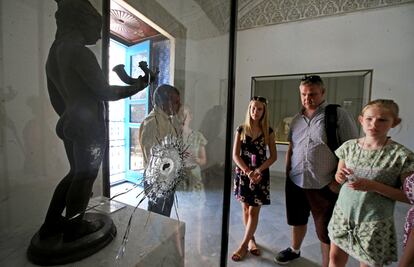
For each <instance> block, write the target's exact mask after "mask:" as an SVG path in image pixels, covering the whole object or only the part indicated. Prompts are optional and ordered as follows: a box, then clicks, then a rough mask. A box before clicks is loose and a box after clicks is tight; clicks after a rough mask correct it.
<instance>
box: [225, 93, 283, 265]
mask: <svg viewBox="0 0 414 267" xmlns="http://www.w3.org/2000/svg"><path fill="white" fill-rule="evenodd" d="M266 146H268V147H269V152H270V157H269V158H267V156H266ZM233 160H234V162H235V163H236V165H237V166H236V170H235V179H234V194H235V195H236V198H237V200H239V201H240V202H241V204H242V209H243V223H244V225H245V232H244V237H243V240H242V242H241V244H240V246H239V248H238V249H237V250H236V251H235V252H234V253H233V255H232V257H231V259H232V260H233V261H241V260H242V259H243V258H244V257H245V256H246V254H247V251H250V253H252V254H253V255H256V256H259V255H260V250H259V249H258V248H257V244H256V241H255V239H254V233H255V231H256V228H257V224H258V220H259V211H260V207H261V205H269V204H270V180H269V167H270V165H272V164H273V162H275V161H276V146H275V136H274V133H273V129H272V128H270V127H269V120H268V114H267V100H266V99H265V98H264V97H253V98H252V99H251V100H250V103H249V106H248V109H247V112H246V119H245V122H244V124H242V125H241V126H239V127H238V128H237V131H236V136H235V138H234V144H233Z"/></svg>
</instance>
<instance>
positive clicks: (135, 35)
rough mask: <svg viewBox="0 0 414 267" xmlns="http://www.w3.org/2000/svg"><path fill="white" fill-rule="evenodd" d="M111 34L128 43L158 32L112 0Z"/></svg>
mask: <svg viewBox="0 0 414 267" xmlns="http://www.w3.org/2000/svg"><path fill="white" fill-rule="evenodd" d="M110 25H111V26H110V29H111V34H113V35H115V36H116V37H118V38H120V39H122V40H123V41H124V42H126V43H127V44H128V45H131V44H135V43H138V42H140V41H141V40H145V39H147V38H150V37H153V36H156V35H159V34H160V33H159V32H158V31H156V30H155V29H154V28H152V27H150V26H149V25H148V24H146V23H145V22H143V21H142V20H140V19H139V18H138V17H136V16H134V15H133V14H131V13H130V12H128V11H127V10H125V9H124V8H123V7H121V6H119V5H118V4H117V3H115V2H114V1H112V2H111V23H110Z"/></svg>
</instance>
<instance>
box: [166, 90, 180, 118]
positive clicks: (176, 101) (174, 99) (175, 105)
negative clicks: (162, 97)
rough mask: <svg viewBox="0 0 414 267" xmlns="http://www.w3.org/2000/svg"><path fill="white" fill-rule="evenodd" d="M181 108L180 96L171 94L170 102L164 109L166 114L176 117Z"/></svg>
mask: <svg viewBox="0 0 414 267" xmlns="http://www.w3.org/2000/svg"><path fill="white" fill-rule="evenodd" d="M180 107H181V100H180V95H178V94H176V93H171V94H170V95H169V99H168V102H167V104H166V106H165V107H164V112H165V113H167V114H168V115H176V114H177V113H178V111H179V110H180Z"/></svg>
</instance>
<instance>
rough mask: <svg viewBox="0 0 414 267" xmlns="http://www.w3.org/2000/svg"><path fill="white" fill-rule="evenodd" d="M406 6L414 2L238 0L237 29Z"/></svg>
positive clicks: (399, 0) (400, 0) (404, 0)
mask: <svg viewBox="0 0 414 267" xmlns="http://www.w3.org/2000/svg"><path fill="white" fill-rule="evenodd" d="M249 2H250V3H249ZM253 3H254V4H253ZM405 3H414V0H255V1H246V0H239V18H238V29H239V30H244V29H250V28H255V27H262V26H266V25H273V24H279V23H286V22H292V21H298V20H305V19H313V18H317V17H325V16H333V15H342V14H345V13H350V12H356V11H361V10H367V9H373V8H383V7H389V6H393V5H398V4H405Z"/></svg>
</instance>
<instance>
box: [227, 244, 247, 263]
mask: <svg viewBox="0 0 414 267" xmlns="http://www.w3.org/2000/svg"><path fill="white" fill-rule="evenodd" d="M247 251H248V249H246V248H242V247H240V248H239V249H238V250H237V251H235V252H233V255H231V259H232V260H233V261H242V260H243V259H244V257H245V256H246V254H247Z"/></svg>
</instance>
